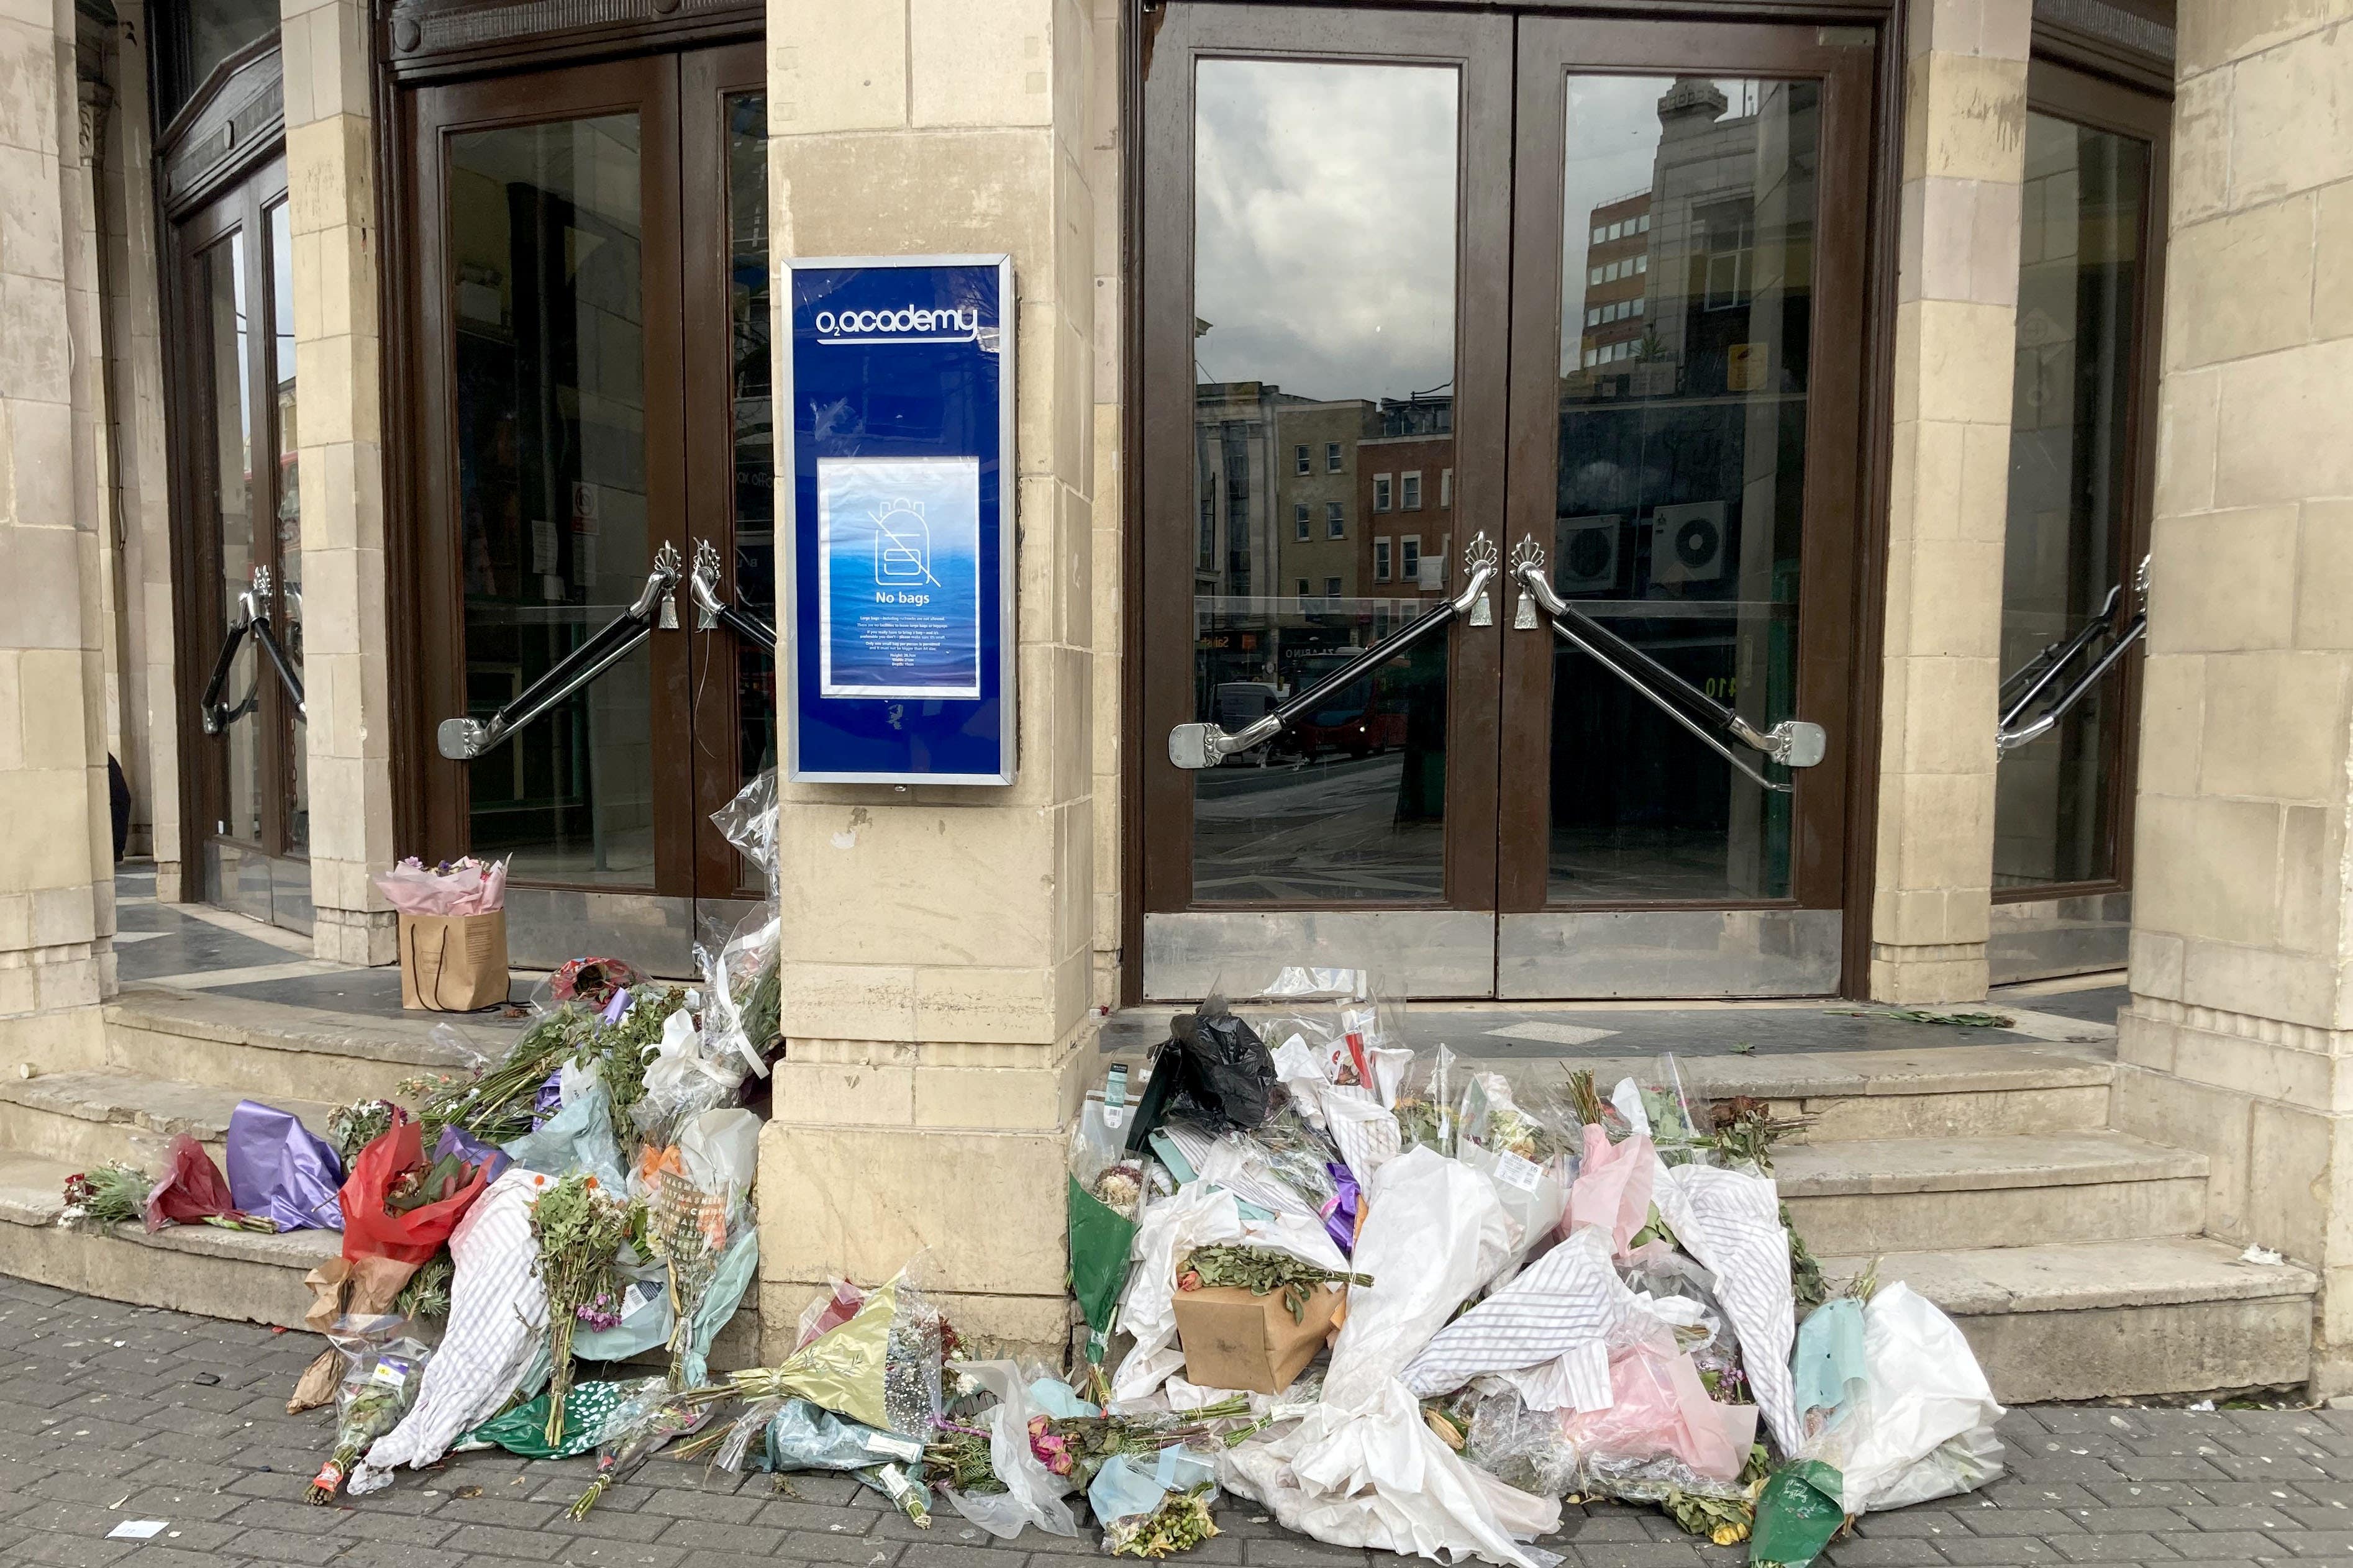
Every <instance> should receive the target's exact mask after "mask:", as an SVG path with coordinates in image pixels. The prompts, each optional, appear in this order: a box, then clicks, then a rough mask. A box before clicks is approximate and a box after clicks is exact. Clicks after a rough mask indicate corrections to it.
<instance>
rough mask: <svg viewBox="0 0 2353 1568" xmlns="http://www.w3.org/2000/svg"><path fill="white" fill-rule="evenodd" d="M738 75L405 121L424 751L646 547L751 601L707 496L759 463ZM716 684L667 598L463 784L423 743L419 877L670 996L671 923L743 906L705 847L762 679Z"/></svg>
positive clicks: (703, 652)
mask: <svg viewBox="0 0 2353 1568" xmlns="http://www.w3.org/2000/svg"><path fill="white" fill-rule="evenodd" d="M759 77H760V61H759V51H758V49H757V47H756V46H744V47H729V48H719V49H710V50H703V51H699V52H696V53H691V54H686V55H674V54H666V55H655V56H649V57H645V58H638V59H629V60H620V61H613V62H608V63H600V64H596V65H587V66H581V67H576V68H566V69H558V70H548V71H539V72H533V73H531V74H529V75H525V76H517V77H508V78H500V79H487V80H479V81H469V82H463V83H459V84H455V85H448V86H438V87H428V88H424V89H418V90H417V91H416V92H415V93H414V94H413V95H412V96H411V97H410V98H409V99H408V100H407V103H406V112H407V114H408V117H409V124H410V127H411V146H412V149H413V161H412V169H411V174H412V177H413V179H414V181H415V187H416V200H415V204H414V207H413V210H414V211H415V212H416V213H417V215H418V233H419V237H420V246H419V255H418V258H417V267H416V268H415V274H414V276H415V279H416V284H415V287H416V293H415V297H414V300H413V301H412V310H411V320H412V321H414V322H415V323H416V330H415V334H414V336H415V360H414V372H413V382H412V395H411V405H412V406H411V416H412V418H413V419H414V421H415V439H414V442H413V448H412V449H413V451H414V453H415V460H416V462H417V475H416V482H415V490H414V493H415V494H416V496H417V502H418V513H419V515H418V530H419V549H418V566H419V572H418V576H419V583H420V596H421V604H422V607H423V615H422V619H423V620H424V622H425V625H426V626H427V628H429V630H428V635H427V637H425V638H424V639H423V642H424V647H423V658H422V660H421V663H422V671H421V674H422V688H423V690H424V693H425V701H424V702H423V704H422V705H421V707H422V710H423V711H422V714H421V717H422V719H423V720H424V721H425V724H426V726H427V731H428V733H429V731H430V728H431V726H432V725H433V724H434V723H435V722H438V721H439V720H441V719H443V718H447V717H449V716H451V715H454V714H459V713H472V714H474V715H475V716H477V717H481V716H486V715H487V714H489V713H490V712H491V711H494V710H497V709H499V708H500V707H501V706H502V705H503V704H504V703H506V702H507V701H508V700H511V699H512V697H513V696H514V695H515V694H516V693H517V692H519V691H521V690H522V689H524V688H525V687H527V686H528V685H529V684H530V683H531V682H532V681H533V679H537V678H538V677H539V676H540V675H541V674H543V673H544V672H545V671H546V670H547V669H548V668H551V667H552V666H553V665H554V664H555V662H556V661H557V660H559V659H561V658H563V657H564V656H565V654H566V653H568V652H569V651H570V650H571V649H572V648H574V647H577V646H579V644H580V643H581V641H583V640H584V639H585V638H586V637H588V636H590V635H591V634H593V633H594V632H595V631H596V629H597V628H599V627H601V626H605V625H606V624H607V623H608V622H609V621H611V620H612V618H613V617H614V616H616V615H617V614H618V613H619V612H620V611H621V610H622V609H623V608H624V607H625V606H627V605H628V604H629V603H630V602H631V601H632V600H633V599H634V598H636V597H637V596H638V593H639V592H640V590H641V589H642V588H643V586H644V585H645V584H646V581H647V576H648V574H649V571H650V570H651V568H652V565H653V563H654V561H655V559H656V555H657V552H662V551H665V550H668V551H673V552H676V556H677V558H678V560H679V561H680V562H681V563H685V564H688V565H691V563H692V562H693V559H694V556H695V551H696V547H697V545H698V543H700V542H705V541H707V542H710V544H711V545H712V548H713V549H714V550H715V551H716V552H718V555H719V558H720V560H721V561H722V563H723V568H724V573H723V584H725V585H726V586H727V587H729V588H730V589H731V590H732V591H733V592H734V593H735V594H736V595H738V596H739V597H741V598H745V599H750V600H754V601H756V600H757V598H758V596H759V593H760V584H758V583H757V582H756V581H751V580H750V579H755V578H756V577H757V575H758V566H757V563H756V562H755V563H754V569H753V570H751V571H746V570H744V563H743V562H741V561H739V559H738V556H737V546H738V542H739V541H738V524H739V521H741V522H743V523H744V525H745V526H744V530H743V532H744V535H745V536H746V537H747V538H750V537H753V536H756V535H757V534H759V533H761V532H762V531H765V526H766V524H765V518H763V517H760V516H757V515H754V516H752V517H749V518H744V517H742V516H741V514H742V513H743V512H744V502H743V492H742V489H741V487H739V486H738V484H737V483H736V479H735V475H736V473H737V471H738V469H739V468H741V467H742V466H743V463H742V461H741V454H742V451H743V449H744V447H745V445H746V444H747V442H751V441H754V440H755V439H756V440H765V341H764V340H763V341H762V342H761V343H760V344H759V345H758V350H757V353H754V354H750V355H748V356H747V354H746V353H745V352H744V350H745V342H744V326H743V323H744V317H745V315H746V310H745V309H744V297H745V296H746V295H747V294H749V293H752V292H755V290H753V289H746V288H745V287H744V285H743V283H742V281H741V279H742V277H743V275H744V273H745V272H746V270H747V269H748V270H749V271H751V272H753V273H754V274H756V273H761V272H764V271H765V216H764V215H763V214H762V213H761V210H760V209H764V208H765V199H764V196H763V195H762V193H763V192H764V189H765V184H764V181H765V169H764V164H765V159H764V155H763V154H762V153H761V148H762V145H763V139H764V137H765V111H764V108H763V106H762V103H761V100H760V97H759V94H758V92H757V90H756V89H757V87H758V83H759ZM747 205H748V206H749V207H750V208H751V209H752V211H751V212H749V213H747V212H746V211H745V209H746V206H747ZM731 226H732V227H731ZM747 243H749V244H755V245H756V246H757V247H758V254H757V255H747V252H746V244H747ZM755 313H756V314H759V315H760V316H761V317H762V319H763V320H765V304H764V303H763V305H762V308H761V310H759V311H758V312H755ZM763 331H764V329H763ZM747 358H749V359H751V360H755V361H756V364H757V374H758V378H759V383H760V384H754V385H745V384H744V374H745V364H746V361H747ZM762 460H764V461H765V458H763V459H762ZM755 499H756V498H755ZM756 510H757V508H756V507H754V511H755V512H756ZM739 662H742V661H739V659H738V658H737V657H736V650H735V649H734V647H733V640H732V636H731V634H729V633H727V632H726V631H724V630H723V629H722V630H714V631H704V630H701V629H698V627H697V626H696V618H695V614H694V608H693V604H692V599H691V595H690V594H689V593H688V592H687V590H686V588H685V586H684V585H683V584H681V586H680V587H679V589H678V590H677V591H676V595H675V600H674V609H673V610H672V611H670V612H666V613H665V614H663V616H661V622H660V626H659V629H657V630H655V631H654V632H652V634H651V635H650V636H649V637H647V638H646V640H645V641H644V642H643V643H642V644H640V645H639V646H638V647H637V648H636V649H634V650H633V651H632V652H631V653H630V654H629V655H628V657H627V658H624V659H622V660H621V661H620V662H619V663H617V665H615V666H614V667H613V668H611V669H610V670H608V671H607V673H605V674H603V675H601V676H599V677H598V678H597V679H596V680H595V681H594V682H592V683H591V684H590V685H588V686H587V687H586V688H584V689H582V690H581V691H579V692H578V693H577V694H576V695H575V696H574V697H573V698H571V699H570V700H567V701H566V702H565V703H564V704H562V705H560V706H559V707H558V708H556V709H555V710H553V711H552V712H550V713H549V714H548V715H547V716H546V717H545V718H543V719H542V720H540V721H538V722H536V723H534V724H532V725H530V726H527V727H525V728H523V729H522V730H519V731H516V732H515V733H514V735H513V737H512V739H510V740H508V741H507V742H505V743H504V744H502V745H501V746H499V747H497V748H495V749H493V750H492V751H491V752H487V753H485V754H484V755H482V756H480V757H479V758H476V759H474V760H472V761H470V762H464V763H460V762H456V761H451V760H448V759H446V758H443V757H441V756H439V755H438V752H435V751H434V750H433V749H432V748H431V747H430V746H429V744H428V745H427V746H424V747H421V748H420V750H421V751H422V752H424V753H425V754H426V755H427V758H428V761H427V764H426V765H427V771H428V787H427V825H428V837H429V839H430V843H431V848H432V852H433V853H436V854H455V853H458V852H459V851H460V850H466V851H470V852H471V853H474V854H478V855H509V856H512V869H511V872H510V886H511V887H512V889H514V892H513V893H512V896H511V902H510V910H511V917H510V921H509V924H510V928H511V930H510V935H511V947H512V951H513V952H515V953H516V955H517V961H518V962H520V963H527V964H528V963H536V962H541V961H545V962H555V961H557V960H560V959H561V958H562V957H564V956H568V955H570V954H573V953H576V952H584V951H596V952H614V953H617V954H619V955H622V956H628V957H631V958H634V959H638V960H639V961H640V962H646V963H652V964H654V965H656V966H657V967H659V969H661V970H662V971H663V972H666V973H679V972H681V969H682V967H683V966H684V965H685V963H686V961H687V954H688V952H689V949H690V947H691V942H692V941H693V937H694V933H695V903H696V900H698V899H699V898H702V899H708V898H719V899H725V898H730V897H733V896H734V895H735V894H736V892H737V891H738V889H739V888H741V887H742V886H743V885H744V880H745V879H744V875H743V873H742V872H741V870H740V869H739V868H738V867H737V866H736V864H735V863H734V859H733V852H732V850H729V849H728V848H727V847H726V845H725V843H724V841H723V840H722V839H720V838H719V837H718V836H717V834H716V831H715V830H714V829H712V827H711V826H710V825H709V823H708V821H707V814H708V811H709V810H710V809H712V807H713V806H714V805H717V804H723V802H724V801H725V800H726V799H727V798H728V797H730V796H732V795H733V794H734V792H735V789H736V788H737V787H738V785H739V784H741V782H742V776H743V773H744V771H745V769H746V768H747V767H748V768H752V769H756V768H757V767H758V766H759V765H760V761H761V759H760V757H759V755H758V754H757V752H758V747H759V744H760V738H759V735H758V733H757V731H756V730H754V731H752V733H751V740H750V742H749V743H748V744H747V743H746V741H745V735H746V726H745V724H744V722H743V716H742V713H741V706H742V696H743V692H744V687H745V685H746V683H747V682H748V683H750V684H751V685H753V686H755V687H756V686H757V685H758V683H759V681H760V679H761V676H760V674H759V672H758V670H757V669H756V668H750V669H739V668H738V666H739ZM746 752H751V753H753V754H751V755H749V756H746V755H745V754H744V753H746Z"/></svg>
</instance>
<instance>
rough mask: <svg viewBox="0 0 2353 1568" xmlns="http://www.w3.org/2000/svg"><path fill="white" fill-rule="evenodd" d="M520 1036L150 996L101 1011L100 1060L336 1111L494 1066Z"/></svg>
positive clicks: (472, 1026) (501, 1030) (475, 1027)
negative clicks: (411, 1084)
mask: <svg viewBox="0 0 2353 1568" xmlns="http://www.w3.org/2000/svg"><path fill="white" fill-rule="evenodd" d="M520 1027H521V1026H520V1025H519V1024H514V1023H506V1022H498V1023H493V1022H491V1021H489V1020H487V1019H485V1018H476V1017H466V1018H455V1019H451V1018H442V1017H437V1016H433V1015H430V1014H418V1015H417V1016H413V1017H401V1018H363V1017H357V1016H353V1015H351V1014H347V1013H328V1012H322V1011H319V1010H317V1009H313V1008H308V1007H289V1006H282V1005H279V1004H276V1003H270V1002H256V1001H252V1000H249V999H247V998H243V997H225V996H214V995H207V994H204V993H202V992H189V991H172V990H167V989H163V988H158V987H152V986H151V987H143V988H138V989H132V990H127V991H125V992H123V993H122V994H121V995H120V996H118V997H116V998H115V999H114V1000H113V1001H112V1002H111V1003H109V1004H108V1005H107V1008H106V1060H107V1062H108V1064H109V1065H111V1066H112V1067H115V1068H121V1069H122V1070H124V1071H128V1072H135V1073H158V1072H163V1071H168V1072H169V1073H170V1074H171V1076H172V1077H174V1078H176V1079H185V1080H187V1081H189V1082H192V1083H203V1084H211V1085H213V1086H215V1087H216V1088H220V1089H235V1090H236V1091H237V1093H238V1094H239V1095H240V1096H246V1097H249V1098H251V1099H255V1100H264V1101H267V1102H269V1103H270V1104H273V1105H274V1104H277V1103H278V1102H279V1101H280V1100H281V1099H283V1100H318V1101H322V1102H325V1103H328V1104H335V1105H343V1104H348V1103H350V1102H351V1101H352V1100H375V1099H382V1100H390V1099H393V1098H396V1087H397V1086H398V1085H399V1083H400V1082H401V1080H403V1079H409V1078H415V1077H417V1076H419V1075H421V1074H432V1073H460V1072H465V1071H468V1070H470V1068H473V1067H474V1066H475V1065H476V1063H477V1062H478V1061H479V1060H480V1059H482V1058H489V1059H491V1060H496V1059H497V1058H499V1057H501V1056H503V1055H504V1054H505V1053H506V1051H507V1049H508V1047H511V1046H512V1044H513V1043H514V1040H515V1037H516V1036H517V1034H518V1033H519V1031H520ZM437 1036H438V1037H437Z"/></svg>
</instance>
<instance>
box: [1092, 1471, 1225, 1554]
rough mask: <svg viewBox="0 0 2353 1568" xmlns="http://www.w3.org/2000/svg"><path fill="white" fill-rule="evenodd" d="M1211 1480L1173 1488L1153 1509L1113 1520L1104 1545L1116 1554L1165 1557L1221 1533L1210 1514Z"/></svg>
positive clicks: (1104, 1537) (1105, 1536)
mask: <svg viewBox="0 0 2353 1568" xmlns="http://www.w3.org/2000/svg"><path fill="white" fill-rule="evenodd" d="M1209 1490H1210V1487H1209V1483H1208V1482H1207V1481H1204V1482H1202V1483H1201V1484H1200V1485H1199V1486H1197V1487H1189V1488H1187V1489H1185V1490H1183V1491H1173V1492H1170V1493H1169V1494H1168V1495H1167V1496H1166V1497H1165V1498H1163V1499H1162V1500H1161V1503H1160V1506H1159V1507H1158V1508H1156V1509H1154V1510H1152V1511H1151V1512H1150V1513H1139V1514H1134V1515H1131V1516H1129V1517H1128V1518H1126V1519H1119V1520H1113V1521H1112V1522H1111V1524H1110V1526H1109V1527H1108V1528H1106V1529H1105V1530H1104V1531H1103V1547H1104V1549H1105V1550H1106V1551H1108V1552H1110V1553H1111V1554H1112V1555H1113V1557H1155V1558H1156V1557H1166V1556H1167V1555H1168V1554H1169V1553H1171V1552H1190V1551H1191V1550H1192V1549H1193V1548H1194V1547H1196V1546H1198V1545H1200V1544H1201V1542H1204V1541H1207V1540H1208V1539H1209V1537H1211V1536H1213V1535H1215V1534H1217V1533H1218V1526H1217V1523H1216V1521H1213V1520H1211V1519H1210V1518H1209V1497H1208V1494H1209Z"/></svg>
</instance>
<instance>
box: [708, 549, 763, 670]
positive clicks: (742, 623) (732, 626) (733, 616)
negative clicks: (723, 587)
mask: <svg viewBox="0 0 2353 1568" xmlns="http://www.w3.org/2000/svg"><path fill="white" fill-rule="evenodd" d="M686 591H687V595H688V596H689V597H690V598H691V599H693V601H694V629H695V630H696V631H699V632H707V631H710V630H711V629H712V628H713V627H715V626H725V627H726V628H727V629H728V630H729V631H731V632H733V633H734V634H735V635H736V636H737V637H742V638H743V639H744V641H745V642H747V643H750V644H751V645H752V646H753V647H758V648H764V649H765V650H766V651H768V652H769V653H774V652H776V627H774V626H766V625H764V624H763V623H762V622H761V620H760V618H759V617H758V616H754V615H751V614H749V613H747V612H745V611H744V610H741V609H738V608H737V607H736V606H735V605H734V604H733V602H732V601H730V600H727V599H723V598H721V597H720V596H719V547H718V546H717V545H715V544H713V543H712V542H711V541H709V540H707V539H698V540H696V541H695V542H694V572H693V574H692V575H691V576H690V577H688V578H687V580H686Z"/></svg>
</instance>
